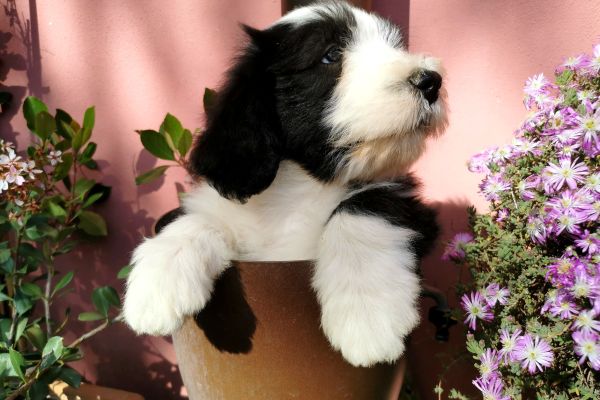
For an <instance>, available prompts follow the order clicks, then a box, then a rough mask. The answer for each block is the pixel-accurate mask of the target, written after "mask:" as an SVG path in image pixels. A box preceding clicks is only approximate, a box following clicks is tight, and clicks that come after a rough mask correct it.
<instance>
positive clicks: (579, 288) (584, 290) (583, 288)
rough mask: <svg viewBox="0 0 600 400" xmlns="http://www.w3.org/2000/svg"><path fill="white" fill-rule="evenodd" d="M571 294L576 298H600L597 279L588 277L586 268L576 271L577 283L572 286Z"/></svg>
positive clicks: (599, 287) (599, 286)
mask: <svg viewBox="0 0 600 400" xmlns="http://www.w3.org/2000/svg"><path fill="white" fill-rule="evenodd" d="M571 293H572V294H573V296H575V297H576V298H588V297H598V295H599V294H600V285H599V284H598V279H597V277H595V276H590V275H588V273H587V271H586V270H585V268H577V269H576V270H575V281H574V282H573V285H572V286H571Z"/></svg>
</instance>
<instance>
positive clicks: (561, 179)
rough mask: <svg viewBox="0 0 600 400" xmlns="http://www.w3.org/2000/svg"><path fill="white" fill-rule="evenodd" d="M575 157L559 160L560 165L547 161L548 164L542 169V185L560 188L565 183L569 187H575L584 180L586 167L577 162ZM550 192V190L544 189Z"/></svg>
mask: <svg viewBox="0 0 600 400" xmlns="http://www.w3.org/2000/svg"><path fill="white" fill-rule="evenodd" d="M577 161H578V160H577V159H575V160H573V161H572V162H571V160H569V159H563V160H560V161H559V164H560V165H556V164H554V163H549V166H548V167H546V169H545V170H544V171H545V173H544V178H545V179H544V180H545V182H544V185H548V186H547V187H549V188H550V189H554V190H560V189H561V188H562V187H563V185H564V184H565V183H566V184H567V186H569V188H571V189H576V188H577V183H578V182H583V181H585V177H586V175H587V173H588V167H587V165H585V164H584V163H577ZM546 192H548V193H552V190H546Z"/></svg>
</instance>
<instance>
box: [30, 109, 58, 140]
mask: <svg viewBox="0 0 600 400" xmlns="http://www.w3.org/2000/svg"><path fill="white" fill-rule="evenodd" d="M55 130H56V121H54V117H53V116H52V115H50V114H49V113H48V112H47V111H40V112H39V113H37V115H36V116H35V126H34V129H33V132H34V133H35V134H36V135H38V136H39V137H40V139H42V140H46V139H47V138H48V136H50V135H51V134H52V132H54V131H55Z"/></svg>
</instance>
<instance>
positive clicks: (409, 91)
mask: <svg viewBox="0 0 600 400" xmlns="http://www.w3.org/2000/svg"><path fill="white" fill-rule="evenodd" d="M353 14H354V16H355V19H356V26H355V27H354V28H353V30H352V38H351V40H350V43H348V45H347V47H346V49H345V50H344V58H343V66H342V75H341V77H340V80H339V82H338V84H337V86H336V88H335V92H334V94H333V96H332V98H331V100H330V102H329V106H328V110H327V113H326V117H325V123H326V124H327V125H328V126H329V127H330V128H331V129H332V141H333V143H334V145H336V146H350V148H351V149H353V150H354V151H352V152H351V154H350V155H349V157H348V158H347V159H346V160H345V163H344V164H343V166H342V168H341V171H340V172H339V175H340V176H341V178H342V180H343V181H348V180H351V179H356V178H358V179H373V178H375V177H377V176H379V175H380V174H381V173H382V172H384V171H390V170H391V171H395V172H397V173H400V172H405V171H406V169H407V168H408V167H409V166H410V165H411V164H412V163H414V162H415V161H416V159H417V158H418V157H419V156H420V155H421V153H422V151H423V149H424V143H423V142H424V140H425V138H426V137H427V135H429V134H432V133H435V132H437V131H439V130H440V129H442V128H443V126H444V125H445V121H446V115H445V107H444V105H443V101H444V100H443V99H444V93H443V92H441V93H440V97H439V99H438V100H437V101H436V102H434V103H433V104H429V103H428V102H427V100H426V99H425V98H424V97H423V95H422V94H421V93H420V92H419V91H418V90H416V89H415V88H414V87H413V86H412V85H411V84H410V82H409V80H408V79H409V78H410V77H411V75H413V74H414V73H416V72H417V71H419V70H423V69H425V70H432V71H435V72H438V73H440V74H441V73H442V71H441V66H440V63H439V61H438V60H437V59H434V58H432V57H426V56H424V55H415V54H409V53H408V52H407V51H406V50H405V49H404V48H403V47H402V37H401V35H400V32H399V31H398V29H397V27H396V26H394V25H392V24H391V23H389V22H388V21H385V20H383V19H381V18H379V17H377V16H375V15H372V14H368V13H366V12H364V11H362V10H359V9H353ZM442 91H443V89H442Z"/></svg>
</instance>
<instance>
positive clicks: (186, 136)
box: [177, 129, 194, 157]
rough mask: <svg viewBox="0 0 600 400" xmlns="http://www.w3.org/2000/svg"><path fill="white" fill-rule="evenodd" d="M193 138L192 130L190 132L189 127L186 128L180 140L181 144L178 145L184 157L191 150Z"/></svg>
mask: <svg viewBox="0 0 600 400" xmlns="http://www.w3.org/2000/svg"><path fill="white" fill-rule="evenodd" d="M193 140H194V138H193V136H192V132H190V131H189V129H184V130H183V134H182V135H181V139H180V140H179V145H178V146H177V150H178V151H179V154H181V156H182V157H184V156H185V155H186V154H187V152H188V151H189V150H190V147H192V142H193Z"/></svg>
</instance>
